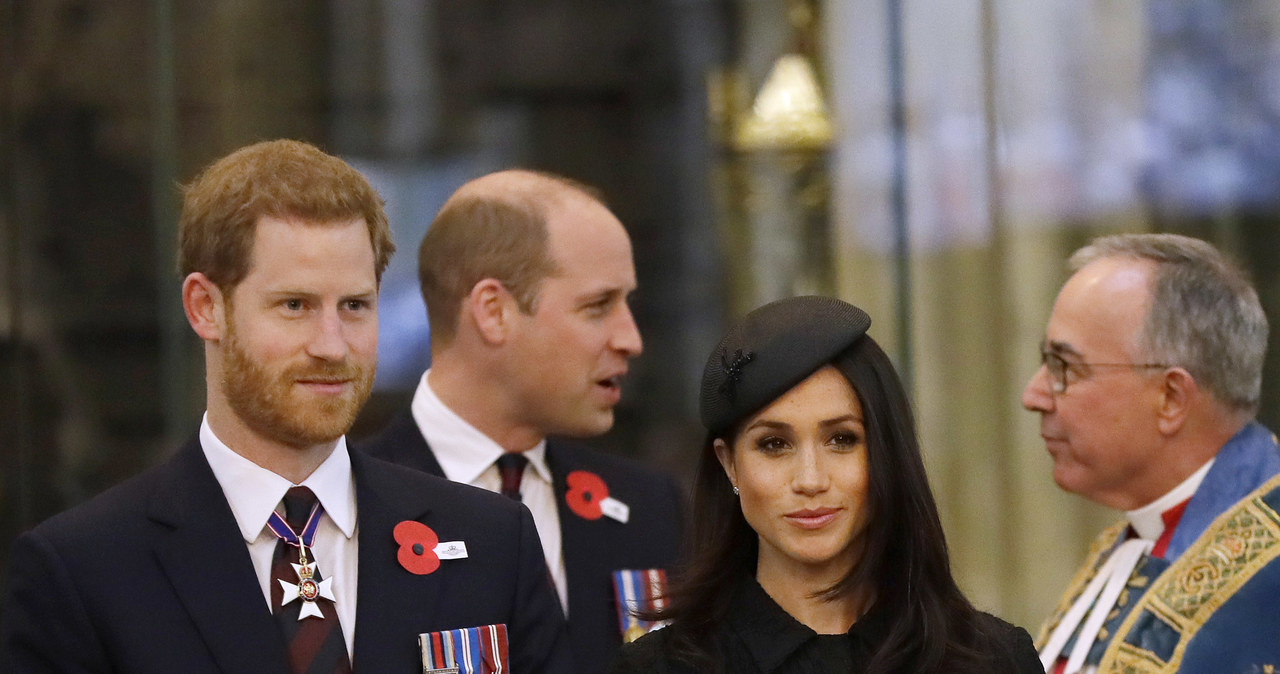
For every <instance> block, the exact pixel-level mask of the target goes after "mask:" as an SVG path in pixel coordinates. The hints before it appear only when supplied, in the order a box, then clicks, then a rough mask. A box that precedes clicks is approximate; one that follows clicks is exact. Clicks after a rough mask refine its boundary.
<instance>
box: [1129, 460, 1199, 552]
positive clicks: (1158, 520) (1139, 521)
mask: <svg viewBox="0 0 1280 674" xmlns="http://www.w3.org/2000/svg"><path fill="white" fill-rule="evenodd" d="M1213 461H1214V460H1213V459H1209V461H1208V462H1207V463H1205V464H1204V465H1203V466H1201V467H1200V469H1199V470H1197V471H1196V472H1194V473H1192V474H1191V476H1190V477H1188V478H1187V479H1185V480H1183V481H1182V483H1181V484H1179V485H1178V486H1176V487H1174V488H1173V489H1172V490H1171V491H1169V493H1167V494H1165V495H1164V496H1161V497H1160V498H1158V499H1156V500H1154V501H1152V502H1151V503H1148V504H1147V505H1144V506H1142V507H1141V508H1138V509H1136V510H1130V511H1128V512H1126V513H1125V517H1126V518H1128V520H1129V525H1130V526H1132V527H1133V530H1134V532H1136V533H1137V534H1138V537H1139V538H1141V539H1144V540H1148V541H1154V540H1157V539H1159V538H1160V535H1161V534H1163V533H1164V518H1163V517H1162V515H1163V514H1164V512H1165V511H1166V510H1168V509H1170V508H1172V507H1174V506H1176V505H1178V504H1179V503H1182V502H1183V501H1186V500H1187V499H1189V498H1191V497H1192V496H1193V495H1194V494H1195V493H1196V490H1197V489H1199V488H1200V483H1201V482H1202V481H1204V476H1205V475H1207V474H1208V473H1209V469H1210V468H1211V467H1213Z"/></svg>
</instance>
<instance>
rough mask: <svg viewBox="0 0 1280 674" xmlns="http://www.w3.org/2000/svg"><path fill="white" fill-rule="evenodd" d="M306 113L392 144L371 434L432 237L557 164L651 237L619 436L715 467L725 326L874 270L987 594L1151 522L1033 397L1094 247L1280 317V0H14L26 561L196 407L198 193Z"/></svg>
mask: <svg viewBox="0 0 1280 674" xmlns="http://www.w3.org/2000/svg"><path fill="white" fill-rule="evenodd" d="M276 137H291V138H299V139H304V140H307V141H311V142H313V143H316V144H319V145H321V146H322V147H324V148H325V149H326V150H328V151H330V152H333V153H336V154H339V155H341V156H342V157H344V158H346V159H347V160H349V161H350V162H351V163H353V164H354V165H356V166H357V167H359V168H360V169H361V170H362V171H364V172H365V173H366V174H367V175H368V176H369V177H370V178H371V180H372V181H373V182H374V183H375V185H376V186H377V187H378V188H379V191H380V192H381V193H382V195H383V196H384V197H385V199H386V201H387V208H388V211H389V213H390V215H391V220H392V226H393V229H394V231H395V235H396V240H397V243H398V245H399V246H400V252H399V253H398V254H397V256H396V258H395V259H394V260H393V266H392V268H391V269H390V270H389V271H388V272H387V275H386V276H385V277H384V286H383V291H382V299H381V321H382V323H381V325H382V340H381V346H380V370H379V377H378V381H377V385H376V392H375V395H374V398H373V400H372V401H371V403H370V405H369V406H368V408H367V409H366V410H365V411H364V412H363V413H362V416H361V418H360V420H359V421H358V423H357V426H356V428H355V429H354V430H353V431H352V435H354V436H357V437H359V436H363V435H367V434H369V433H371V432H373V431H376V430H377V429H378V428H379V427H380V425H381V424H382V423H383V422H385V421H386V420H387V418H388V416H389V415H390V414H391V412H392V411H394V410H396V409H399V408H400V407H402V406H404V405H406V404H407V401H408V400H409V397H410V396H411V393H412V390H413V387H414V385H415V383H416V381H417V378H418V376H419V374H420V373H421V371H422V369H423V368H424V367H425V366H426V365H427V340H428V339H429V328H428V326H427V325H426V319H425V311H424V309H423V306H422V303H421V299H420V296H419V295H418V291H417V287H416V280H415V274H416V270H415V264H416V262H415V257H416V249H417V244H418V241H419V239H420V238H421V236H422V234H423V232H424V231H425V229H426V227H427V225H428V224H429V222H430V220H431V217H432V216H433V215H434V213H435V211H436V209H437V208H438V207H439V206H440V204H441V203H442V202H443V200H444V198H445V197H446V196H447V195H448V194H449V193H450V192H451V191H452V190H453V189H454V188H456V187H457V186H458V185H460V184H461V183H462V182H464V181H466V180H467V179H469V178H472V177H475V176H477V175H480V174H483V173H486V172H489V171H491V170H495V169H499V168H505V167H510V166H522V167H529V168H536V169H543V170H549V171H554V172H557V173H561V174H564V175H567V176H570V177H573V178H576V179H578V180H582V181H584V182H587V183H590V184H592V185H595V186H597V187H598V188H600V189H601V190H602V191H603V192H604V194H605V195H606V197H607V200H608V202H609V204H610V206H611V207H612V208H613V210H614V211H615V212H616V213H617V214H618V216H619V217H620V218H621V219H622V221H623V222H624V223H625V224H626V225H627V227H628V228H629V230H630V232H631V235H632V238H633V241H634V245H635V256H636V266H637V270H638V274H639V279H640V292H639V293H638V294H637V295H636V297H635V300H634V307H633V308H634V311H635V314H636V318H637V321H638V323H639V325H640V328H641V331H642V333H643V335H644V338H645V352H644V355H643V356H641V357H640V358H639V359H638V360H637V361H636V362H635V363H634V365H633V368H632V373H633V374H632V376H631V377H630V378H629V379H628V381H627V384H626V393H625V396H624V402H623V405H622V408H621V410H620V412H619V415H618V425H617V426H616V428H615V429H614V431H613V432H612V433H611V434H609V435H608V436H606V437H604V438H601V439H599V440H598V441H596V443H595V444H596V445H598V446H599V447H600V449H601V451H607V452H614V453H618V454H624V455H630V456H635V457H639V458H642V459H644V460H646V461H649V462H652V463H653V464H656V465H660V466H663V467H665V468H667V469H668V470H670V471H672V472H673V473H675V474H677V475H679V476H680V477H681V478H682V479H683V480H685V481H686V483H688V482H689V481H690V480H691V477H692V476H691V475H690V471H691V468H692V466H693V463H694V456H695V453H696V451H697V449H698V446H699V443H700V441H701V433H700V427H699V425H698V423H697V406H696V389H697V381H698V378H699V376H700V374H701V370H702V365H703V362H704V359H705V357H706V354H707V353H708V352H709V350H710V348H711V346H712V345H713V344H714V342H715V341H716V339H717V338H718V337H719V335H720V333H721V331H722V329H723V328H724V326H725V324H726V322H727V321H729V320H732V319H733V318H735V317H737V316H739V315H741V314H742V313H744V312H745V311H746V310H748V309H750V308H752V307H754V306H756V305H759V304H761V303H763V302H765V301H768V300H772V299H776V298H778V297H782V296H787V295H792V294H800V293H815V292H816V293H826V294H834V295H838V296H840V297H842V298H844V299H847V300H849V301H852V302H854V303H855V304H858V305H860V306H863V307H864V308H866V309H867V310H868V311H869V312H870V313H871V315H872V317H873V319H874V325H873V327H872V331H871V332H872V334H873V335H874V336H875V338H876V339H877V340H878V341H879V342H881V343H882V344H883V345H884V346H885V347H886V350H887V351H889V352H890V354H891V355H892V356H893V357H894V360H895V363H896V364H897V365H898V367H899V369H900V372H901V374H902V376H903V378H904V380H905V381H906V382H907V384H908V387H909V389H910V390H911V391H912V395H913V398H914V402H915V405H916V412H917V417H918V418H917V421H918V423H919V426H920V431H921V436H922V441H923V445H924V448H925V452H926V460H927V462H928V466H929V470H930V474H931V479H932V481H933V485H934V489H935V494H936V496H937V498H938V502H939V507H940V509H941V513H942V517H943V521H944V524H945V526H946V528H947V532H948V541H949V544H950V546H951V550H952V559H953V565H954V567H955V569H956V572H957V575H958V577H959V579H960V582H961V585H962V587H963V588H964V589H965V591H966V592H967V593H968V594H969V595H970V597H971V598H972V599H973V600H974V602H975V603H976V604H978V605H979V606H981V607H982V608H985V609H987V610H991V611H993V612H996V613H998V614H1001V615H1003V616H1005V617H1007V618H1009V619H1010V620H1012V621H1014V622H1018V623H1020V624H1022V625H1024V626H1027V627H1029V628H1033V629H1034V627H1035V626H1036V625H1037V624H1038V623H1039V621H1040V620H1041V619H1042V618H1043V617H1044V616H1045V615H1047V613H1048V612H1049V610H1050V609H1051V607H1052V606H1053V604H1054V603H1055V602H1056V598H1057V594H1058V592H1059V591H1060V590H1061V589H1062V588H1063V587H1064V586H1065V584H1066V582H1067V580H1068V576H1069V575H1070V573H1071V572H1072V571H1073V570H1074V569H1075V567H1076V565H1077V564H1078V562H1079V560H1080V558H1081V557H1082V555H1083V553H1084V549H1085V546H1086V543H1087V541H1088V540H1089V539H1091V538H1092V536H1093V535H1094V533H1095V532H1096V531H1097V529H1098V528H1099V527H1100V526H1101V525H1102V524H1104V523H1106V522H1108V521H1110V520H1111V519H1113V518H1114V517H1115V516H1116V514H1115V513H1110V512H1106V511H1104V510H1102V509H1101V508H1098V507H1094V506H1090V505H1088V504H1086V503H1085V502H1083V501H1082V500H1081V499H1079V498H1076V497H1074V496H1071V495H1067V494H1064V493H1062V492H1060V491H1059V490H1058V489H1057V488H1056V487H1055V485H1054V484H1053V482H1052V479H1051V478H1050V475H1049V472H1050V464H1049V460H1048V458H1047V456H1046V455H1045V452H1044V449H1043V445H1042V443H1041V441H1040V439H1039V437H1038V420H1037V419H1036V418H1035V417H1034V416H1033V415H1032V414H1030V413H1028V412H1025V411H1023V410H1021V409H1020V407H1019V404H1018V396H1019V393H1020V391H1021V388H1022V386H1023V384H1024V383H1025V381H1026V380H1027V378H1028V377H1030V376H1031V374H1032V373H1033V372H1034V370H1035V369H1036V367H1037V366H1038V353H1037V346H1038V342H1039V339H1040V337H1041V333H1042V331H1043V326H1044V322H1045V320H1046V318H1047V316H1048V313H1049V310H1050V307H1051V304H1052V301H1053V298H1054V296H1055V294H1056V292H1057V288H1058V286H1059V285H1060V283H1061V282H1062V281H1063V280H1064V278H1065V274H1064V272H1063V261H1064V259H1065V258H1066V256H1067V255H1068V254H1069V253H1070V252H1071V251H1072V250H1074V249H1075V248H1076V247H1077V246H1079V245H1081V244H1083V243H1084V242H1085V241H1087V240H1088V239H1089V238H1090V237H1092V236H1094V235H1096V234H1100V233H1105V232H1114V231H1173V232H1180V233H1185V234H1190V235H1193V236H1198V237H1201V238H1205V239H1207V240H1209V241H1211V242H1213V243H1215V244H1217V245H1219V246H1220V247H1222V248H1223V249H1225V250H1227V251H1228V252H1230V253H1231V254H1232V255H1233V256H1235V257H1236V258H1237V259H1238V260H1240V261H1241V262H1242V263H1243V264H1245V266H1247V267H1248V268H1249V269H1250V270H1251V271H1252V273H1253V275H1254V279H1255V281H1256V282H1257V284H1258V287H1259V290H1260V293H1261V296H1262V300H1263V304H1264V307H1266V308H1267V310H1268V313H1269V315H1270V316H1271V318H1272V320H1273V322H1275V321H1276V320H1277V317H1280V306H1278V305H1280V265H1276V264H1274V263H1273V262H1272V260H1273V258H1274V256H1275V255H1276V254H1277V253H1280V228H1278V227H1277V225H1280V4H1278V3H1275V2H1270V1H1267V0H1139V1H1135V0H1078V1H1077V2H1066V3H1050V2H1025V1H1024V0H967V1H965V0H958V1H952V2H902V1H901V0H827V1H826V2H822V1H819V0H292V1H289V2H264V1H262V0H215V1H207V2H206V1H197V0H151V1H147V0H111V1H108V0H98V1H91V0H0V567H2V566H3V561H4V557H5V553H6V552H7V549H8V546H9V544H10V543H11V541H12V539H13V538H14V536H16V535H17V533H18V532H20V531H22V530H24V529H26V528H29V527H30V526H32V525H33V524H35V523H36V522H38V521H40V520H42V519H44V518H46V517H48V516H49V515H51V514H53V513H55V512H57V511H59V510H62V509H64V508H66V507H68V506H70V505H73V504H75V503H78V502H80V501H83V500H85V499H86V498H88V497H90V496H92V495H93V494H95V493H97V492H99V491H101V490H103V489H105V488H106V487H108V486H110V485H112V484H114V483H116V482H118V481H120V480H122V479H124V478H126V477H128V476H130V475H132V474H135V473H137V472H138V471H140V470H142V469H144V468H145V467H147V466H150V465H154V464H155V463H157V462H159V461H162V460H163V459H164V458H165V457H166V456H167V455H168V454H169V453H170V452H171V451H172V450H173V449H174V448H175V447H176V446H177V444H178V443H180V442H181V441H182V440H184V439H185V438H187V437H188V436H190V434H191V433H193V432H194V431H195V429H196V426H197V424H198V422H199V419H200V415H201V413H202V411H203V408H204V399H203V397H204V382H203V356H202V350H201V347H200V344H199V342H198V340H197V339H196V338H195V336H194V335H193V334H192V333H191V331H190V329H189V327H188V326H187V324H186V321H185V319H184V318H183V315H182V311H181V306H180V303H179V295H178V290H179V282H180V280H179V278H178V277H177V275H176V272H174V270H173V267H174V263H173V249H174V243H175V229H176V222H177V203H178V195H179V192H178V187H177V186H178V185H179V184H180V183H182V182H185V181H188V180H190V179H191V178H192V177H193V176H194V175H195V173H196V172H197V171H198V170H199V169H200V168H201V167H202V166H204V165H205V164H207V163H209V162H210V161H212V160H214V159H216V158H217V157H220V156H222V155H223V154H226V153H227V152H229V151H230V150H232V149H234V148H236V147H239V146H242V145H245V144H248V143H251V142H254V141H258V140H263V139H269V138H276ZM1273 342H1274V340H1273ZM1277 362H1278V361H1277V359H1276V358H1275V357H1274V354H1273V355H1272V357H1270V358H1269V360H1268V371H1267V375H1266V381H1265V389H1264V404H1263V410H1262V414H1261V417H1262V420H1263V421H1264V422H1266V423H1268V424H1269V425H1271V426H1272V427H1273V428H1274V427H1276V421H1277V411H1278V408H1277V405H1278V404H1280V373H1277V372H1276V368H1277Z"/></svg>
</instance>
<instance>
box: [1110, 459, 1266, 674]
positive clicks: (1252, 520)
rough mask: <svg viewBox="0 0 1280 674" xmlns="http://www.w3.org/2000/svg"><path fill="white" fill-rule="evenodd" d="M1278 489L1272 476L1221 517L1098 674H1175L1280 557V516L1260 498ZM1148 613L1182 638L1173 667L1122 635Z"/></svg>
mask: <svg viewBox="0 0 1280 674" xmlns="http://www.w3.org/2000/svg"><path fill="white" fill-rule="evenodd" d="M1276 488H1280V476H1276V477H1273V478H1272V479H1270V480H1268V481H1267V482H1266V484H1263V485H1262V486H1261V487H1258V488H1257V489H1255V490H1254V491H1253V493H1251V494H1249V496H1247V497H1245V498H1244V499H1242V500H1241V501H1240V502H1239V503H1237V504H1236V505H1234V506H1232V507H1231V508H1230V509H1228V510H1227V511H1226V512H1224V513H1222V514H1221V515H1219V516H1218V517H1217V518H1216V519H1215V520H1214V521H1213V523H1212V524H1210V525H1209V528H1208V529H1206V530H1205V532H1204V533H1203V534H1201V536H1200V538H1198V539H1196V542H1195V543H1194V544H1192V546H1191V547H1190V548H1188V549H1187V551H1186V552H1185V553H1183V554H1182V556H1181V557H1179V558H1178V559H1177V560H1176V561H1175V562H1174V563H1173V564H1172V565H1171V566H1170V567H1169V568H1168V569H1166V570H1165V572H1164V573H1162V574H1160V577H1159V578H1157V579H1156V580H1155V582H1154V583H1153V584H1152V586H1151V589H1150V590H1148V591H1147V592H1146V594H1144V595H1143V596H1142V598H1141V599H1140V600H1139V601H1138V605H1137V606H1135V607H1134V608H1133V611H1132V612H1130V613H1129V615H1128V616H1126V617H1125V620H1124V622H1123V623H1121V625H1120V628H1119V629H1118V630H1117V631H1116V633H1117V635H1118V636H1117V638H1116V639H1114V640H1113V641H1112V642H1111V643H1110V644H1108V645H1107V650H1106V652H1104V653H1103V654H1102V662H1101V663H1100V665H1099V667H1098V672H1099V673H1100V674H1174V673H1176V672H1177V671H1178V668H1179V667H1181V665H1182V657H1183V653H1184V651H1185V650H1186V648H1187V644H1188V643H1189V642H1190V641H1191V639H1192V638H1193V637H1195V635H1196V633H1197V632H1198V631H1199V630H1200V628H1201V627H1203V626H1204V624H1205V622H1207V621H1208V620H1209V618H1210V616H1212V615H1213V613H1214V612H1215V611H1217V610H1218V609H1219V608H1221V607H1222V605H1223V604H1225V603H1226V602H1227V600H1228V599H1230V598H1231V597H1232V595H1234V594H1235V593H1236V592H1237V591H1238V590H1239V589H1240V588H1241V587H1242V586H1244V584H1245V583H1247V582H1249V580H1250V579H1251V578H1253V576H1254V574H1256V573H1257V572H1258V571H1260V570H1262V569H1263V568H1264V567H1265V566H1267V564H1269V563H1270V562H1271V561H1272V560H1274V559H1275V558H1276V557H1280V514H1277V513H1276V512H1275V511H1274V510H1272V509H1271V507H1270V506H1268V505H1267V504H1266V503H1265V502H1263V500H1262V497H1264V496H1266V495H1267V494H1269V493H1270V492H1271V491H1272V490H1274V489H1276ZM1144 609H1145V610H1147V611H1150V612H1151V613H1153V614H1155V615H1156V616H1157V617H1159V618H1160V620H1162V621H1164V622H1166V623H1168V624H1169V626H1170V627H1172V628H1173V629H1174V630H1175V631H1176V632H1178V633H1179V637H1178V645H1177V646H1176V647H1175V648H1174V651H1173V656H1172V657H1171V658H1170V660H1169V662H1161V661H1160V659H1159V658H1158V657H1157V656H1156V655H1155V654H1154V653H1151V652H1150V651H1146V650H1143V649H1140V648H1137V647H1135V646H1132V645H1130V644H1127V643H1125V641H1124V638H1123V636H1120V635H1127V634H1128V633H1129V631H1130V630H1131V629H1132V628H1133V624H1134V622H1136V621H1137V619H1138V617H1139V616H1141V615H1142V614H1143V611H1144Z"/></svg>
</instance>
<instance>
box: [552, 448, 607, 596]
mask: <svg viewBox="0 0 1280 674" xmlns="http://www.w3.org/2000/svg"><path fill="white" fill-rule="evenodd" d="M569 459H570V457H568V456H567V454H566V452H565V451H564V448H562V447H560V446H558V445H556V444H555V443H554V442H552V441H550V440H548V442H547V467H548V468H550V469H551V479H552V481H553V482H554V484H553V485H552V486H553V487H554V489H555V494H556V512H557V513H559V515H560V549H561V551H562V552H563V554H564V575H565V581H566V583H567V584H568V585H569V615H571V616H575V615H576V616H583V615H593V614H594V613H595V611H593V610H591V606H590V604H589V603H585V602H586V601H587V600H588V595H589V592H588V589H587V588H586V587H584V579H586V578H589V577H591V576H592V573H591V569H590V568H589V567H588V565H587V562H588V561H589V560H591V559H595V558H597V557H598V556H599V555H598V552H599V550H598V548H596V547H594V546H598V545H599V544H600V538H599V535H598V532H595V531H593V530H592V529H591V528H590V527H591V524H592V522H590V521H588V520H585V519H583V518H582V517H579V516H578V515H576V514H575V513H574V512H573V511H572V510H570V509H569V502H568V501H567V500H566V499H565V494H566V493H568V491H569V483H568V480H567V477H568V475H569V473H570V472H572V471H573V470H574V468H575V466H573V465H570V464H571V463H572V462H571V461H570V460H569Z"/></svg>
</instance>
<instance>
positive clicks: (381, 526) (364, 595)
mask: <svg viewBox="0 0 1280 674" xmlns="http://www.w3.org/2000/svg"><path fill="white" fill-rule="evenodd" d="M415 433H416V428H415ZM419 437H421V436H419ZM423 451H426V450H425V449H424V450H423ZM390 468H391V467H390V466H384V465H379V464H378V463H377V462H375V461H374V460H372V459H369V458H368V457H365V456H363V455H360V454H359V453H358V452H352V454H351V470H352V472H353V473H354V475H355V482H356V511H357V518H358V528H359V536H360V543H359V545H360V571H359V574H360V581H359V586H358V593H359V599H358V601H357V604H356V636H355V662H354V663H353V665H354V669H355V671H358V672H360V671H363V672H390V671H397V670H404V666H405V662H406V658H409V657H412V656H413V653H415V652H416V651H417V644H416V643H415V642H414V641H413V639H412V637H411V636H409V635H407V634H406V632H405V630H404V629H397V627H398V626H400V625H412V624H414V623H415V622H416V618H417V617H420V616H430V615H432V614H433V613H435V611H436V606H437V604H438V603H439V595H440V592H441V589H442V586H441V585H440V584H439V583H424V582H419V581H420V577H419V576H416V575H413V574H412V573H410V572H408V571H407V570H405V569H404V567H402V566H400V563H399V562H398V561H397V559H396V555H397V553H398V551H399V545H398V544H397V543H396V542H395V539H394V538H393V536H392V530H393V529H394V528H395V526H396V525H397V524H399V523H400V522H403V521H405V520H418V521H421V520H422V519H423V517H425V516H426V515H427V513H428V512H429V510H430V508H429V507H428V506H427V505H426V504H425V499H424V498H423V496H422V495H420V494H413V493H408V492H406V491H405V489H404V488H403V487H399V486H398V481H396V480H394V479H390V478H389V476H387V474H386V472H385V471H387V470H388V469H390ZM418 662H420V660H418Z"/></svg>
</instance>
